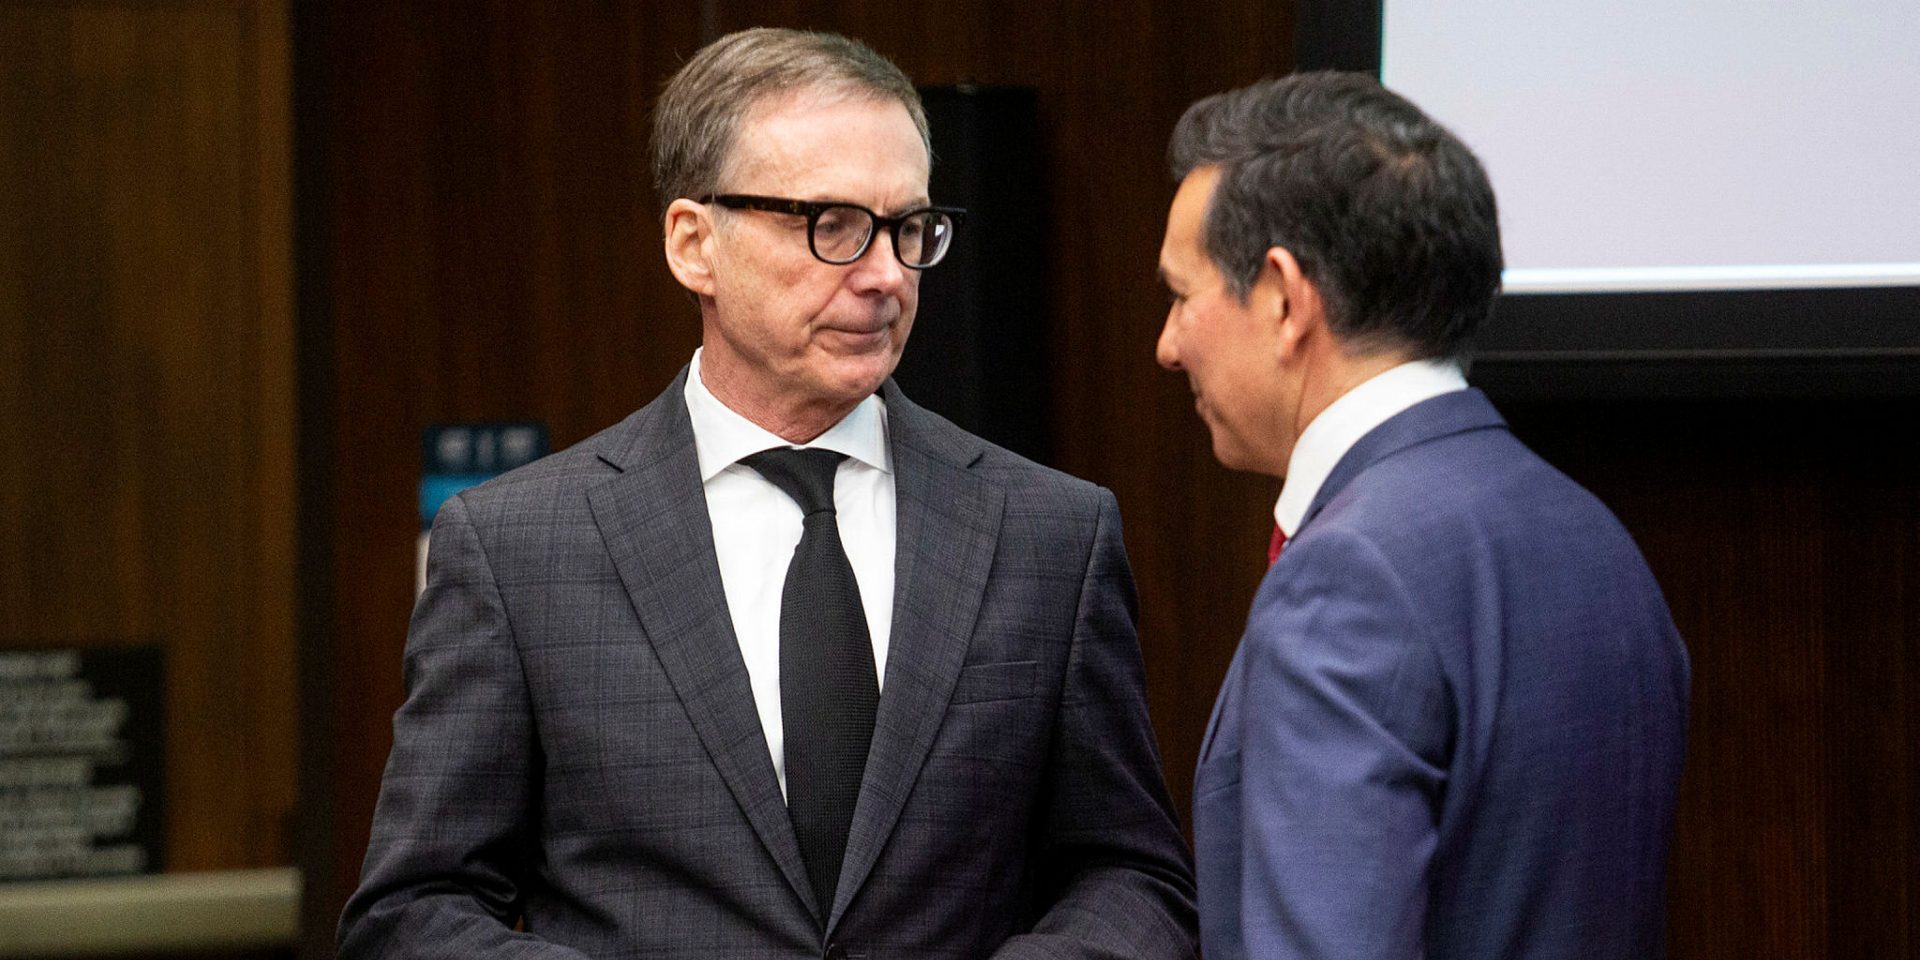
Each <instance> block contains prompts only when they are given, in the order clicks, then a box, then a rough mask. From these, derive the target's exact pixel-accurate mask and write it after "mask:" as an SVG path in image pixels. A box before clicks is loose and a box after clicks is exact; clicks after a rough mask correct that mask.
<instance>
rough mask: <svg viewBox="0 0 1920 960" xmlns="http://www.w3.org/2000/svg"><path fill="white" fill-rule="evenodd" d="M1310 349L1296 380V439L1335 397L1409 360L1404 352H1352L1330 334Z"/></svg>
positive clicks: (1339, 396)
mask: <svg viewBox="0 0 1920 960" xmlns="http://www.w3.org/2000/svg"><path fill="white" fill-rule="evenodd" d="M1309 350H1310V351H1311V352H1312V355H1310V356H1309V357H1308V358H1307V360H1308V362H1307V363H1306V365H1305V370H1304V373H1303V375H1302V376H1301V381H1300V406H1299V408H1298V409H1297V411H1296V412H1295V416H1294V422H1293V438H1294V440H1295V441H1298V440H1299V438H1300V435H1301V434H1302V433H1304V432H1306V429H1307V425H1308V424H1311V423H1312V422H1313V421H1314V418H1316V417H1318V416H1320V414H1321V413H1323V412H1325V411H1326V409H1327V408H1328V407H1330V406H1333V402H1334V401H1335V400H1338V399H1340V398H1341V397H1344V396H1346V395H1347V394H1348V393H1349V392H1351V391H1352V390H1353V388H1354V387H1357V386H1359V385H1361V384H1363V383H1366V382H1367V381H1368V380H1371V379H1373V378H1374V377H1377V376H1379V375H1380V374H1383V373H1385V372H1387V371H1388V370H1392V369H1393V368H1394V367H1397V366H1399V365H1401V364H1403V363H1406V362H1408V361H1410V360H1412V359H1413V357H1412V356H1410V355H1408V354H1407V353H1406V352H1405V351H1401V350H1385V351H1380V352H1377V353H1364V354H1361V353H1352V352H1349V351H1348V350H1347V348H1345V347H1344V346H1342V345H1341V344H1339V343H1338V342H1335V341H1334V340H1333V338H1332V337H1320V338H1318V342H1317V343H1316V344H1314V345H1312V346H1310V347H1309Z"/></svg>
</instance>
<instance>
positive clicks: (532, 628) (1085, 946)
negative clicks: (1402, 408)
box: [340, 370, 1195, 960]
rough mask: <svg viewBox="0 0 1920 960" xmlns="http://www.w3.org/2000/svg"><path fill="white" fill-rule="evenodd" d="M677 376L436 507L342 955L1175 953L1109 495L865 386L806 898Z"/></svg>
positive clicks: (1128, 595)
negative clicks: (865, 569) (862, 711)
mask: <svg viewBox="0 0 1920 960" xmlns="http://www.w3.org/2000/svg"><path fill="white" fill-rule="evenodd" d="M685 377H686V373H685V371H684V370H683V371H682V372H681V375H680V377H679V378H676V379H675V381H674V383H673V385H672V386H671V387H669V388H668V389H667V390H666V392H665V393H663V394H661V395H660V397H659V398H657V399H655V400H654V401H653V402H652V403H650V404H648V405H647V406H646V407H643V408H642V409H640V410H639V411H638V412H636V413H634V414H633V415H632V416H630V417H628V418H627V419H626V420H625V421H623V422H622V423H620V424H619V425H617V426H615V427H613V428H611V429H609V430H607V431H604V432H602V433H600V434H598V435H597V436H594V437H592V438H590V439H588V440H586V441H585V442H583V443H581V444H579V445H578V446H575V447H573V448H571V449H569V450H566V451H563V452H561V453H559V454H556V455H554V456H552V457H549V458H547V459H545V460H542V461H540V462H538V463H535V464H532V465H530V466H528V467H525V468H522V469H520V470H516V471H514V472H512V473H509V474H506V475H505V476H502V477H500V478H498V479H496V480H494V481H492V482H490V483H487V484H484V485H481V486H479V487H475V488H473V489H471V490H468V491H466V492H465V493H462V494H460V495H459V496H456V497H454V498H452V499H450V500H448V501H447V503H446V505H445V506H444V507H443V508H442V509H441V511H440V514H439V517H438V518H437V519H436V520H435V522H434V528H433V541H432V550H431V552H430V557H431V560H430V569H429V571H428V578H427V588H426V591H425V593H424V594H423V595H422V596H421V598H420V602H419V606H418V607H417V609H416V610H415V612H414V617H413V625H412V629H411V632H410V634H409V636H408V640H407V651H406V679H407V690H408V696H407V700H406V703H405V705H403V706H402V707H401V708H400V710H399V712H398V713H397V714H396V715H395V717H394V747H393V753H392V755H391V757H390V758H389V760H388V763H387V770H386V775H385V779H384V782H383V783H382V786H381V791H380V801H379V807H378V810H377V813H376V815H375V820H374V830H373V839H372V843H371V845H370V846H369V848H368V851H367V858H366V863H365V867H364V872H363V877H362V883H361V887H360V889H359V890H358V891H357V892H356V893H355V894H354V896H353V897H352V899H351V900H350V901H349V903H348V904H347V908H346V911H345V914H344V916H343V917H342V920H341V928H340V948H341V954H342V955H343V956H349V957H458V958H463V960H464V958H475V957H485V956H507V955H511V956H516V957H523V956H524V957H532V956H540V957H555V958H561V957H565V958H573V957H583V956H585V957H636V958H638V957H649V958H652V957H662V958H667V957H676V958H677V957H687V958H699V960H721V958H732V957H739V958H749V957H750V958H756V960H762V958H771V957H823V956H824V957H828V958H838V957H849V958H857V957H869V958H875V960H878V958H946V957H953V958H961V957H968V958H973V957H986V956H990V955H991V956H997V957H1008V958H1013V957H1060V958H1065V957H1115V958H1117V957H1129V958H1162V957H1165V958H1172V957H1191V956H1192V955H1193V949H1194V948H1193V938H1194V923H1195V919H1194V908H1193V880H1192V872H1191V859H1190V855H1189V853H1188V851H1187V849H1186V845H1185V842H1184V841H1183V840H1182V838H1181V836H1180V833H1179V829H1178V827H1177V826H1176V824H1175V820H1174V816H1173V813H1172V808H1171V804H1170V803H1169V801H1168V798H1167V795H1166V788H1165V784H1164V781H1163V780H1162V777H1161V772H1160V761H1159V757H1158V754H1157V751H1156V748H1155V745H1154V739H1153V734H1152V731H1151V729H1150V727H1149V723H1148V719H1147V711H1146V703H1145V697H1144V690H1143V678H1142V670H1141V664H1140V654H1139V649H1138V645H1137V642H1136V640H1135V635H1134V612H1135V610H1134V602H1135V601H1134V592H1133V582H1132V577H1131V574H1130V572H1129V570H1128V567H1127V561H1126V556H1125V552H1124V549H1123V547H1122V544H1121V539H1120V525H1119V514H1118V509H1117V507H1116V505H1115V503H1114V500H1113V496H1112V494H1110V493H1108V492H1107V491H1105V490H1103V489H1101V488H1099V487H1096V486H1093V485H1092V484H1088V483H1085V482H1083V481H1079V480H1075V479H1072V478H1070V477H1067V476H1065V475H1063V474H1060V473H1057V472H1055V471H1052V470H1048V469H1046V468H1043V467H1040V466H1037V465H1035V464H1033V463H1030V462H1028V461H1025V460H1022V459H1020V458H1019V457H1016V456H1014V455H1012V454H1010V453H1008V452H1006V451H1004V450H1001V449H999V448H997V447H994V446H992V445H990V444H988V443H985V442H984V441H981V440H979V439H977V438H975V437H972V436H970V435H968V434H966V433H964V432H962V431H961V430H959V429H958V428H956V427H954V426H953V425H952V424H950V423H948V422H947V421H945V420H943V419H941V418H939V417H937V416H935V415H933V414H931V413H928V412H927V411H925V410H923V409H921V408H919V407H916V406H915V405H914V404H913V403H912V402H911V401H909V400H908V399H907V398H906V397H905V396H903V395H901V393H900V391H899V389H898V388H897V387H895V386H894V385H893V384H892V383H891V382H889V383H888V384H887V385H886V386H885V387H884V388H883V391H882V397H883V398H884V399H885V401H886V404H887V410H888V421H889V432H890V437H891V443H892V447H893V456H894V468H895V486H896V496H897V498H898V510H897V522H898V537H899V546H898V551H897V571H896V582H895V590H894V617H893V623H894V626H893V640H892V645H891V652H890V653H889V655H888V657H889V658H888V662H887V671H886V685H885V691H884V694H883V696H882V697H881V700H880V706H879V714H878V718H877V721H876V729H875V732H874V738H873V747H872V752H871V754H870V756H869V759H868V761H867V772H866V780H865V783H864V784H863V786H862V788H861V792H860V798H859V802H858V804H857V805H856V809H855V813H854V821H853V826H852V832H851V835H850V836H849V838H848V843H847V854H846V861H845V864H844V866H843V868H842V872H841V876H840V886H839V890H838V892H837V893H836V895H835V896H834V898H833V902H832V903H830V904H821V903H815V902H814V896H813V894H812V892H811V889H810V887H809V885H808V882H807V875H806V868H805V866H804V865H803V863H802V861H801V858H800V852H799V848H798V846H797V844H796V842H795V840H794V835H793V829H792V826H791V823H790V821H789V820H788V818H787V810H786V805H785V803H784V802H783V801H782V799H781V795H780V790H779V786H778V784H777V782H776V780H775V778H774V773H773V766H772V762H771V761H770V759H769V757H768V753H767V746H766V740H765V738H764V736H763V735H762V732H761V729H760V723H759V719H758V715H757V714H756V713H755V711H754V704H753V694H752V692H751V690H750V688H749V686H748V681H747V671H746V667H745V665H744V663H743V662H742V660H741V658H740V652H739V647H738V644H737V642H736V641H735V639H734V635H733V628H732V624H731V621H730V619H729V617H728V613H727V606H726V598H725V595H724V593H723V592H722V588H721V583H720V573H719V568H718V565H717V563H716V561H715V559H714V552H713V543H712V530H711V527H710V525H709V521H708V517H707V508H706V497H705V494H704V491H703V489H702V487H701V483H700V477H699V470H698V465H697V460H696V457H695V453H694V444H693V430H692V426H691V423H690V421H689V420H688V417H687V411H686V406H685V403H684V401H683V399H682V393H681V391H682V387H683V385H684V383H685ZM517 919H523V920H524V923H523V924H522V926H523V927H524V929H522V930H516V929H515V925H516V920H517Z"/></svg>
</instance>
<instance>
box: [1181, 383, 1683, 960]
mask: <svg viewBox="0 0 1920 960" xmlns="http://www.w3.org/2000/svg"><path fill="white" fill-rule="evenodd" d="M1688 682H1689V677H1688V666H1687V657H1686V652H1685V649H1684V648H1683V647H1682V646H1681V643H1680V638H1679V636H1678V634H1677V633H1676V632H1675V630H1674V627H1673V621H1672V619H1671V617H1670V616H1669V615H1668V613H1667V607H1666V603H1665V601H1664V600H1663V599H1662V597H1661V595H1660V590H1659V587H1658V586H1657V585H1656V584H1655V583H1654V580H1653V577H1652V575H1651V574H1650V573H1649V572H1648V570H1647V567H1646V563H1645V562H1644V561H1643V560H1642V558H1641V556H1640V552H1639V550H1638V549H1637V548H1635V546H1634V544H1633V541H1632V540H1631V539H1630V538H1629V537H1628V535H1627V533H1626V531H1625V530H1624V529H1623V528H1622V527H1621V526H1620V524H1619V522H1618V521H1617V520H1615V519H1614V517H1613V515H1612V514H1611V513H1609V512H1608V511H1607V509H1606V508H1605V507H1604V506H1602V505H1601V504H1600V502H1599V501H1598V500H1596V499H1594V497H1593V496H1592V495H1591V494H1589V493H1587V491H1585V490H1583V489H1581V488H1580V487H1579V486H1578V485H1576V484H1575V483H1574V482H1573V481H1571V480H1569V479H1567V477H1566V476H1564V475H1563V474H1561V473H1559V472H1558V471H1556V470H1554V469H1553V468H1552V467H1550V466H1548V465H1547V464H1546V463H1545V462H1544V461H1542V460H1540V459H1539V458H1538V457H1537V456H1535V455H1534V454H1533V453H1532V452H1531V451H1529V450H1528V449H1527V448H1526V447H1524V446H1522V445H1521V444H1520V442H1519V441H1518V440H1517V439H1515V438H1514V436H1513V435H1512V434H1511V433H1510V432H1509V431H1508V430H1507V427H1506V424H1505V422H1504V421H1503V420H1502V419H1501V418H1500V415H1499V414H1498V413H1496V412H1495V411H1494V409H1493V407H1492V406H1491V405H1490V404H1489V403H1488V402H1487V400H1486V398H1485V397H1484V396H1482V395H1481V394H1480V393H1479V392H1478V391H1473V390H1468V391H1462V392H1457V393H1451V394H1446V395H1443V396H1440V397H1436V398H1433V399H1431V400H1428V401H1425V402H1423V403H1420V404H1417V405H1415V406H1414V407H1412V408H1410V409H1408V410H1406V411H1404V412H1402V413H1401V414H1399V415H1398V416H1395V417H1394V418H1392V419H1390V420H1388V421H1387V422H1386V423H1384V424H1382V425H1381V426H1379V427H1378V428H1376V429H1375V430H1373V431H1372V432H1371V433H1368V434H1367V435H1366V436H1365V437H1363V438H1362V439H1361V440H1360V442H1359V443H1358V444H1356V445H1355V446H1354V448H1353V449H1352V450H1351V451H1349V452H1348V453H1347V455H1346V456H1345V457H1344V458H1343V459H1342V460H1341V461H1340V463H1339V465H1338V466H1337V467H1336V468H1335V469H1334V471H1333V473H1332V475H1331V476H1329V477H1328V479H1327V481H1326V483H1325V485H1324V486H1323V487H1322V488H1321V490H1320V492H1319V494H1318V496H1317V497H1316V498H1315V501H1314V503H1313V505H1312V507H1311V508H1310V509H1309V511H1308V513H1307V515H1306V519H1305V521H1304V522H1303V523H1302V524H1301V526H1300V529H1299V530H1297V531H1296V532H1295V534H1294V537H1293V539H1292V541H1291V542H1290V543H1289V544H1288V545H1287V548H1286V550H1285V551H1284V552H1283V553H1282V554H1281V556H1280V559H1279V561H1278V562H1277V563H1276V564H1274V566H1273V567H1272V568H1271V569H1270V570H1269V571H1268V572H1267V575H1266V579H1265V580H1264V581H1263V582H1262V583H1261V585H1260V590H1259V593H1258V595H1257V596H1256V598H1255V600H1254V604H1253V610H1252V613H1251V615H1250V616H1249V618H1248V622H1247V630H1246V634H1245V636H1244V637H1243V638H1242V639H1241V642H1240V647H1239V649H1238V651H1236V653H1235V654H1234V659H1233V665H1232V667H1231V668H1230V669H1229V671H1228V674H1227V678H1226V681H1225V683H1224V685H1223V686H1222V688H1221V691H1220V696H1219V699H1218V701H1217V702H1216V704H1215V706H1214V717H1213V721H1212V723H1211V724H1210V725H1209V729H1208V733H1207V740H1206V742H1205V744H1204V746H1203V747H1202V751H1201V759H1200V764H1199V769H1198V773H1197V775H1196V782H1195V784H1194V841H1195V848H1196V854H1197V860H1198V876H1199V896H1200V914H1201V940H1202V944H1203V948H1204V951H1205V954H1206V956H1207V960H1239V958H1242V957H1258V958H1262V960H1281V958H1309V957H1310V958H1315V960H1327V958H1345V957H1353V958H1367V960H1393V958H1420V957H1424V958H1426V960H1451V958H1474V960H1480V958H1494V957H1499V958H1513V960H1519V958H1524V960H1547V958H1567V960H1575V958H1577V960H1613V958H1618V960H1647V958H1652V957H1658V956H1660V955H1661V953H1662V934H1663V929H1662V928H1663V917H1664V910H1663V906H1664V899H1665V896H1664V877H1665V865H1666V855H1667V846H1668V840H1669V836H1670V834H1671V830H1672V822H1673V809H1674V795H1675V792H1676V788H1677V784H1678V780H1679V776H1680V764H1681V753H1682V748H1683V742H1684V736H1685V728H1686V704H1687V690H1688Z"/></svg>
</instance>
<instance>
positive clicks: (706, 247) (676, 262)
mask: <svg viewBox="0 0 1920 960" xmlns="http://www.w3.org/2000/svg"><path fill="white" fill-rule="evenodd" d="M665 227H666V237H665V241H664V243H665V246H666V252H667V269H668V270H671V271H673V278H674V279H675V280H678V281H680V285H681V286H683V287H686V288H687V289H688V290H691V291H693V292H694V293H695V294H698V295H700V296H703V297H711V296H713V292H714V282H713V234H714V223H713V216H712V212H711V211H709V210H708V209H707V207H706V206H705V205H704V204H699V203H695V202H693V201H692V200H688V199H686V198H685V197H682V198H680V199H678V200H675V201H674V202H673V203H671V204H668V205H667V216H666V224H665Z"/></svg>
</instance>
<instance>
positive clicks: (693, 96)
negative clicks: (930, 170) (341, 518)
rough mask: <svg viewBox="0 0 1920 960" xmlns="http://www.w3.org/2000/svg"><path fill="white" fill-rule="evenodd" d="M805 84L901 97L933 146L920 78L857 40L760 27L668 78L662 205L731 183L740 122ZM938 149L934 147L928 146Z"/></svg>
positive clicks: (657, 161) (662, 123)
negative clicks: (765, 103)
mask: <svg viewBox="0 0 1920 960" xmlns="http://www.w3.org/2000/svg"><path fill="white" fill-rule="evenodd" d="M800 90H818V91H824V92H827V93H834V94H840V95H844V96H850V97H866V98H870V99H875V100H888V99H891V100H898V101H900V104H901V106H904V107H906V108H907V115H908V116H909V117H912V118H913V125H914V127H915V128H917V129H918V130H919V131H920V142H921V143H922V144H930V143H931V141H930V140H929V138H928V134H927V114H926V111H925V110H924V109H923V108H922V107H921V105H920V93H919V91H917V90H915V89H914V88H913V81H911V80H908V79H907V75H906V74H904V73H901V72H900V68H899V67H896V66H894V65H893V62H892V61H890V60H888V59H887V58H885V57H883V56H881V55H879V54H878V53H875V52H873V50H872V49H871V48H869V47H867V46H866V45H865V44H862V43H860V42H859V41H857V40H850V39H848V38H846V37H843V36H840V35H838V34H833V33H814V32H810V31H805V30H785V29H780V28H775V27H756V28H754V29H751V30H741V31H739V32H736V33H729V34H727V35H726V36H724V37H721V38H720V39H718V40H715V41H714V42H712V43H709V44H707V45H706V46H704V47H702V48H700V51H699V52H698V53H695V54H694V55H693V59H691V60H688V61H687V63H686V65H685V66H682V67H681V68H680V69H679V71H678V72H676V73H675V74H674V75H673V78H672V79H671V80H668V81H667V86H666V89H665V90H663V91H662V92H661V94H660V102H659V103H657V104H656V105H655V106H654V110H653V185H654V189H655V190H656V192H657V194H658V197H659V201H660V210H661V212H663V213H664V212H665V211H666V208H667V205H668V204H670V203H672V202H673V201H674V200H677V199H679V198H681V197H702V196H705V195H707V194H709V193H714V192H717V191H719V190H722V189H725V187H724V185H723V184H722V183H721V182H720V181H721V178H722V177H723V176H725V175H726V173H727V165H728V162H729V161H730V160H731V158H732V155H733V141H734V136H735V134H736V133H737V132H738V130H739V127H740V121H741V119H742V118H744V117H745V116H746V115H747V114H748V113H749V112H750V111H752V110H753V108H754V107H755V106H757V105H759V104H760V103H761V102H762V101H764V100H766V99H768V98H771V97H776V96H779V95H781V94H786V93H792V92H795V91H800ZM929 149H931V147H929Z"/></svg>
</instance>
